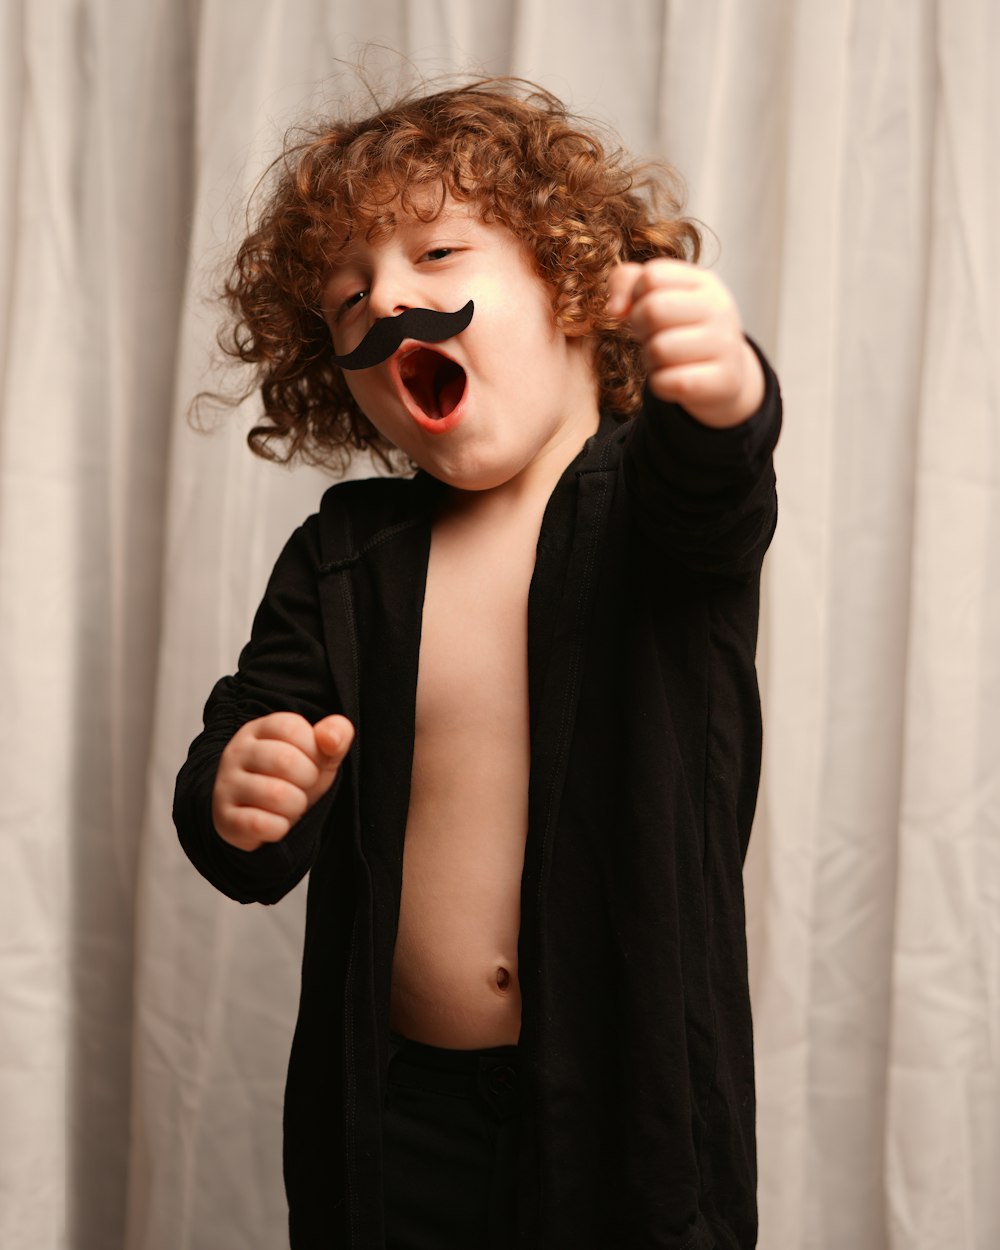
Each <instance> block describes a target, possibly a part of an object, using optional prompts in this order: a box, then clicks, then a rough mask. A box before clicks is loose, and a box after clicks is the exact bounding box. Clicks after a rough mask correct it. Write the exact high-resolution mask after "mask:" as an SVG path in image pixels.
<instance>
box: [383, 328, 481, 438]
mask: <svg viewBox="0 0 1000 1250" xmlns="http://www.w3.org/2000/svg"><path fill="white" fill-rule="evenodd" d="M421 349H424V350H425V351H432V352H435V353H436V354H437V355H438V356H443V357H444V359H445V360H450V361H451V363H452V364H453V365H457V366H458V368H459V369H461V370H462V372H463V373H464V374H465V390H464V391H463V392H462V398H461V399H460V400H459V401H458V403H457V404H456V405H455V407H454V408H453V409H452V410H451V412H449V413H448V415H447V416H446V417H441V419H440V420H438V421H435V420H433V418H431V417H428V416H427V414H426V413H425V412H424V410H423V409H422V408H420V407H419V406H418V405H417V404H416V403H414V400H413V396H412V395H411V394H410V392H409V390H408V389H407V386H406V384H405V383H404V381H403V377H402V374H401V373H400V370H399V365H400V362H401V361H402V360H404V359H405V358H406V357H407V356H409V355H411V354H412V353H413V352H416V351H420V350H421ZM389 374H390V376H391V378H392V383H393V386H394V387H395V389H396V394H397V395H398V396H399V399H400V400H401V402H402V404H403V406H404V407H405V409H406V411H407V412H408V413H409V415H410V417H411V418H412V420H413V422H414V423H415V424H416V425H418V426H419V427H420V428H421V429H422V430H426V431H427V433H428V434H447V433H448V432H449V431H450V430H453V429H454V428H455V427H456V426H457V425H458V424H459V423H460V422H461V420H462V418H463V417H464V416H465V401H466V400H467V399H468V397H469V371H468V370H467V369H466V368H465V366H464V365H463V364H462V363H461V361H459V360H456V359H455V357H454V356H450V355H449V354H448V353H447V352H443V351H441V349H440V348H439V347H438V345H437V344H436V343H433V344H431V343H421V342H419V341H418V340H416V339H404V340H403V342H402V343H400V345H399V347H398V348H397V349H396V351H395V352H394V353H393V354H392V356H390V357H389Z"/></svg>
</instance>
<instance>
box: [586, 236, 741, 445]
mask: <svg viewBox="0 0 1000 1250" xmlns="http://www.w3.org/2000/svg"><path fill="white" fill-rule="evenodd" d="M607 310H608V312H609V313H610V314H611V316H613V317H621V318H622V319H623V320H626V321H627V322H628V323H629V325H630V326H631V327H632V330H633V331H634V333H635V336H636V338H637V339H638V340H639V342H640V343H641V344H642V350H643V356H644V358H645V362H646V370H647V382H648V385H649V389H650V390H651V391H652V393H653V394H654V395H655V396H656V397H657V398H658V399H664V400H669V401H671V402H673V403H675V404H680V406H681V407H682V408H683V409H684V410H685V411H686V412H688V413H690V414H691V416H692V417H694V418H695V419H696V420H697V421H700V422H701V423H702V424H703V425H711V426H717V427H720V428H721V427H725V426H731V425H739V424H740V422H741V421H745V420H746V419H747V418H748V417H751V416H753V414H754V413H755V412H756V411H757V409H758V408H759V407H760V405H761V403H762V402H763V399H764V371H763V369H762V368H761V365H760V361H759V360H758V359H757V357H756V355H755V354H754V351H753V348H752V347H751V346H750V344H749V343H748V342H747V341H746V338H745V337H744V335H743V329H742V326H741V324H740V314H739V309H738V308H737V307H736V301H735V300H734V299H733V297H732V295H731V294H730V292H729V289H728V287H726V286H725V285H724V284H723V283H722V282H721V281H720V280H719V279H718V278H717V277H716V276H715V275H714V274H712V273H709V272H707V271H706V270H704V269H698V268H697V267H696V266H695V265H690V264H688V262H687V261H683V260H671V259H668V258H666V257H661V258H659V259H656V260H650V261H647V262H646V263H645V264H643V265H638V264H633V263H630V264H625V265H618V266H616V268H614V269H613V270H612V271H611V276H610V279H609V282H608V303H607Z"/></svg>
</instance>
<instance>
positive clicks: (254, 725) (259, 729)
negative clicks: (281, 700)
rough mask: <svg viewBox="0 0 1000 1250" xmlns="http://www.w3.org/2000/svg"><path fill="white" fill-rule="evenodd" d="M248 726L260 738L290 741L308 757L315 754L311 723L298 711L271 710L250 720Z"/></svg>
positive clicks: (314, 740)
mask: <svg viewBox="0 0 1000 1250" xmlns="http://www.w3.org/2000/svg"><path fill="white" fill-rule="evenodd" d="M248 727H249V728H251V729H252V730H253V736H254V737H255V738H258V739H260V740H265V739H266V740H274V741H277V742H288V743H291V745H292V746H295V747H298V749H299V750H300V751H304V752H305V753H306V755H308V756H309V757H310V758H312V757H313V756H315V754H316V739H315V737H314V736H313V728H312V725H311V724H310V723H309V721H307V720H306V718H305V717H304V716H300V715H299V714H298V712H271V713H270V714H269V715H268V716H262V717H261V718H260V719H259V720H256V721H252V722H250V725H249V726H248Z"/></svg>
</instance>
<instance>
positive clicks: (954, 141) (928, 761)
mask: <svg viewBox="0 0 1000 1250" xmlns="http://www.w3.org/2000/svg"><path fill="white" fill-rule="evenodd" d="M998 46H1000V10H998V7H997V5H996V4H995V3H993V0H961V2H960V3H950V2H948V3H946V2H945V0H880V3H877V4H869V3H863V2H862V0H827V2H826V3H824V4H822V5H819V4H815V3H812V2H811V0H669V2H666V0H623V2H622V3H619V4H615V5H607V4H604V3H600V2H599V0H575V2H571V0H510V2H509V3H506V4H496V5H485V6H484V5H477V4H475V3H473V0H409V2H406V0H367V2H366V3H361V2H360V0H359V2H357V3H355V2H352V0H338V2H337V3H336V4H334V3H332V2H331V0H296V2H295V3H294V4H293V3H291V2H290V0H240V3H237V2H236V0H200V2H199V3H189V4H178V3H175V2H174V0H149V2H148V3H145V4H142V5H134V4H130V3H128V0H37V2H32V3H30V4H29V3H27V0H11V2H10V3H9V4H7V5H5V6H3V8H2V10H0V66H2V73H0V239H2V244H0V370H2V372H0V394H2V402H3V407H2V413H0V711H2V715H0V761H2V768H3V785H2V786H0V1245H3V1246H12V1247H13V1246H16V1247H18V1250H55V1248H61V1247H72V1250H106V1248H108V1247H119V1246H122V1247H126V1248H127V1250H229V1248H232V1250H236V1248H237V1247H238V1248H239V1250H254V1248H256V1247H260V1250H264V1248H265V1247H267V1248H268V1250H271V1248H272V1247H274V1246H278V1245H282V1244H285V1208H284V1197H283V1192H282V1185H281V1159H280V1153H281V1097H282V1087H283V1082H284V1072H285V1065H286V1061H287V1053H288V1047H289V1044H290V1039H291V1030H292V1026H293V1023H294V1017H295V1011H296V1004H297V995H298V968H299V961H300V957H301V941H302V919H303V903H304V891H303V889H301V888H300V889H299V890H297V891H296V892H295V893H294V894H293V895H292V896H291V897H289V898H288V899H286V900H284V901H283V902H282V904H281V905H280V906H279V907H277V908H271V909H265V908H244V909H241V908H239V907H237V906H236V905H234V904H232V903H229V902H228V901H227V900H225V899H223V898H221V896H218V895H217V894H216V893H215V892H214V891H212V889H211V888H210V887H209V886H208V885H207V884H206V883H205V882H203V881H202V880H201V879H200V878H199V877H198V876H197V875H196V874H195V873H194V871H193V870H192V869H191V868H190V866H189V865H188V864H187V862H186V860H185V859H184V858H183V856H182V854H181V853H180V851H179V849H178V847H177V844H176V839H175V836H174V833H173V829H172V826H171V822H170V803H171V794H172V788H173V777H174V774H175V772H176V769H177V767H178V765H179V763H180V761H181V759H182V758H183V755H184V752H185V749H186V745H187V742H188V741H189V739H190V738H191V737H192V736H193V734H194V733H195V731H196V729H197V727H198V724H199V718H200V710H201V705H202V702H203V700H204V699H205V697H206V696H207V693H208V691H209V689H210V687H211V685H212V683H213V682H214V680H215V679H216V678H217V677H218V676H219V675H220V674H222V673H224V672H228V671H231V670H232V668H233V666H234V664H235V660H236V656H237V653H238V651H239V648H240V646H241V644H242V642H243V641H244V639H245V636H246V633H247V630H248V628H249V623H250V620H251V617H252V614H253V611H254V608H255V606H256V603H257V600H258V598H259V595H260V593H261V591H262V589H263V585H264V582H265V580H266V578H267V574H268V572H269V570H270V567H271V564H272V562H273V559H274V557H275V555H276V554H277V551H278V550H279V548H280V546H281V545H282V543H283V542H284V540H285V539H286V537H287V535H288V534H289V532H290V531H291V529H292V528H293V527H294V526H295V525H296V524H298V523H299V522H300V521H301V520H302V519H303V518H304V517H305V515H307V514H308V513H309V512H310V511H311V510H313V508H314V507H315V505H316V503H317V502H318V500H319V497H320V494H321V493H322V491H323V489H324V487H325V486H326V484H327V479H326V478H325V477H324V475H323V474H321V473H320V472H318V471H317V470H310V469H295V470H287V469H282V468H279V467H276V466H273V465H268V464H264V463H263V462H259V461H257V460H255V459H254V458H253V457H252V456H251V455H250V453H249V451H248V449H247V448H246V445H245V441H244V440H245V434H246V430H247V429H248V427H249V424H250V422H251V421H252V419H253V413H254V410H255V409H254V401H253V400H252V399H251V400H248V401H246V402H245V403H244V404H242V405H241V406H240V407H239V408H238V409H237V410H236V411H235V412H233V413H228V414H225V413H223V414H216V415H215V416H214V417H213V416H212V414H211V413H209V414H208V415H207V417H206V422H205V423H206V424H207V425H208V426H209V427H211V428H210V430H209V431H208V432H198V431H197V430H195V429H194V428H192V426H191V424H189V422H188V421H187V419H186V412H187V408H188V406H189V404H190V402H191V399H192V397H193V396H194V395H195V394H196V393H197V392H198V391H200V390H211V389H213V388H215V387H217V386H219V385H231V384H232V378H231V376H229V375H228V374H226V372H225V371H224V370H222V369H221V368H220V365H219V363H218V360H217V353H216V351H215V349H214V336H215V332H216V329H217V327H218V308H217V307H216V306H215V305H213V303H212V302H211V296H212V293H213V291H214V290H215V289H217V286H218V278H219V275H220V273H221V271H222V267H223V266H224V263H225V259H226V256H227V254H228V249H229V248H230V247H231V246H232V244H233V242H234V241H235V240H238V238H239V235H240V230H241V227H242V224H243V221H244V212H245V203H246V200H247V198H248V196H249V195H250V194H251V192H252V191H253V188H254V186H255V184H256V182H257V179H258V178H259V176H260V174H261V172H262V171H263V169H264V168H265V167H266V165H267V163H268V162H269V160H271V159H272V158H273V157H274V156H275V155H276V154H277V153H278V151H279V150H280V145H281V139H282V135H283V133H284V132H285V130H286V129H288V128H289V127H290V126H292V125H294V124H295V123H296V122H297V121H299V120H300V119H301V118H303V117H305V118H308V117H309V116H310V115H313V114H315V113H318V112H322V111H324V110H326V109H328V108H335V107H337V105H338V104H339V102H341V101H342V100H343V99H344V98H345V97H346V96H350V97H352V98H356V99H362V100H363V99H365V98H366V97H365V91H366V88H365V87H364V86H363V85H360V84H359V81H358V78H357V76H356V74H355V73H354V72H353V71H352V69H351V65H352V63H354V62H356V61H357V60H358V59H359V58H362V59H364V60H365V61H366V64H367V66H368V69H367V80H368V82H369V84H370V85H371V87H372V89H373V90H374V91H375V93H376V94H377V95H378V94H381V95H382V96H383V97H384V96H386V95H391V93H392V87H393V84H394V83H395V82H397V81H399V80H406V81H415V80H417V79H418V78H419V77H420V76H425V77H433V76H434V75H437V74H441V73H446V72H449V71H465V70H470V69H471V70H485V71H487V72H496V73H504V72H509V73H514V74H521V75H525V76H527V77H530V78H534V79H537V80H538V81H540V82H542V83H543V84H544V85H545V86H547V87H548V88H550V89H551V90H553V91H555V92H556V93H557V94H559V95H561V96H563V97H564V98H567V99H568V100H569V101H570V102H571V104H572V105H573V106H574V107H575V108H577V109H578V110H579V111H581V112H582V113H584V114H589V115H592V116H594V117H595V118H597V119H598V120H599V121H602V122H606V123H610V124H611V125H613V126H615V127H617V128H618V129H619V130H620V132H621V133H622V135H623V137H624V139H625V141H626V143H627V144H628V145H629V146H630V147H631V148H632V149H633V150H635V151H637V152H640V153H642V154H644V155H649V156H663V157H666V158H667V159H668V160H670V161H672V162H674V163H675V164H676V165H677V166H678V167H679V169H680V170H681V172H682V173H683V174H684V175H685V177H686V179H687V182H688V186H689V190H690V207H691V210H692V211H693V212H694V214H695V215H696V216H698V217H699V218H701V219H702V220H703V221H705V222H706V223H707V224H708V225H709V226H710V227H711V228H712V231H713V232H714V238H712V237H710V238H709V240H708V245H707V248H706V252H707V260H708V262H709V263H712V264H714V266H715V267H716V268H717V269H718V271H719V272H720V274H721V275H722V276H723V277H724V278H725V280H726V281H727V282H728V283H729V284H730V285H731V287H732V288H733V290H734V291H735V293H736V295H737V298H738V300H739V303H740V306H741V309H742V310H743V313H744V317H745V322H746V325H747V328H748V330H749V331H750V333H751V334H753V336H754V337H755V338H756V339H757V340H758V341H759V342H760V343H761V345H762V346H763V347H764V349H765V350H766V351H767V352H768V354H769V355H770V356H771V358H772V359H773V360H774V362H775V364H776V367H777V369H778V372H779V375H780V376H781V379H782V383H783V389H784V394H785V401H786V413H787V416H786V426H785V432H784V435H783V438H782V442H781V445H780V447H779V451H778V461H777V468H778V475H779V493H780V500H781V520H780V524H779V528H778V533H777V535H776V538H775V542H774V546H773V548H772V551H771V553H770V555H769V557H768V563H767V567H766V570H765V584H764V603H763V617H762V631H761V641H760V648H759V667H760V671H761V680H762V691H763V696H764V703H765V730H766V745H765V764H764V773H763V777H762V786H761V797H760V803H759V807H758V818H757V823H756V828H755V831H754V837H753V839H752V844H751V852H750V857H749V860H748V864H747V871H746V880H747V891H748V917H749V919H748V933H749V942H750V952H751V981H752V992H753V1000H754V1012H755V1021H756V1036H757V1064H758V1089H759V1117H758V1137H759V1151H760V1177H761V1180H760V1203H761V1238H760V1245H761V1246H762V1247H763V1248H764V1250H842V1248H843V1247H845V1246H848V1245H849V1246H851V1247H852V1250H925V1248H926V1250H930V1248H931V1247H934V1248H935V1250H937V1248H938V1247H942V1246H946V1247H948V1248H949V1250H994V1248H995V1247H996V1246H997V1245H1000V1190H998V1188H997V1185H996V1177H997V1176H998V1175H1000V920H998V917H1000V710H998V709H1000V646H998V640H1000V560H998V555H997V553H998V551H1000V376H998V372H1000V369H998V344H1000V307H998V304H1000V295H998V292H1000V256H998V244H997V229H996V223H997V222H998V221H1000V172H998V171H1000V139H998V130H1000V88H998V86H997V85H996V81H997V80H996V75H995V73H994V66H993V60H994V59H995V49H996V48H997V47H998ZM353 471H354V472H355V473H358V474H363V473H364V472H365V471H366V469H365V466H363V465H361V464H358V465H356V466H355V467H354V470H353Z"/></svg>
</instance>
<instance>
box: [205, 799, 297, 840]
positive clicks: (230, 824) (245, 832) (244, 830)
mask: <svg viewBox="0 0 1000 1250" xmlns="http://www.w3.org/2000/svg"><path fill="white" fill-rule="evenodd" d="M215 827H216V829H217V830H218V832H219V835H220V837H222V838H224V839H225V840H226V841H227V842H229V843H231V844H232V845H233V846H236V847H239V848H240V849H241V850H244V851H254V850H256V849H257V847H258V846H260V845H262V843H265V842H280V841H281V839H282V838H283V837H285V836H286V834H287V833H288V831H289V829H291V827H292V825H291V822H290V821H289V820H288V819H287V818H286V817H284V816H279V815H277V814H276V813H275V812H266V811H263V810H261V809H260V808H258V807H236V806H233V805H229V804H223V805H221V806H220V808H219V811H218V813H217V814H216V815H215Z"/></svg>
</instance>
